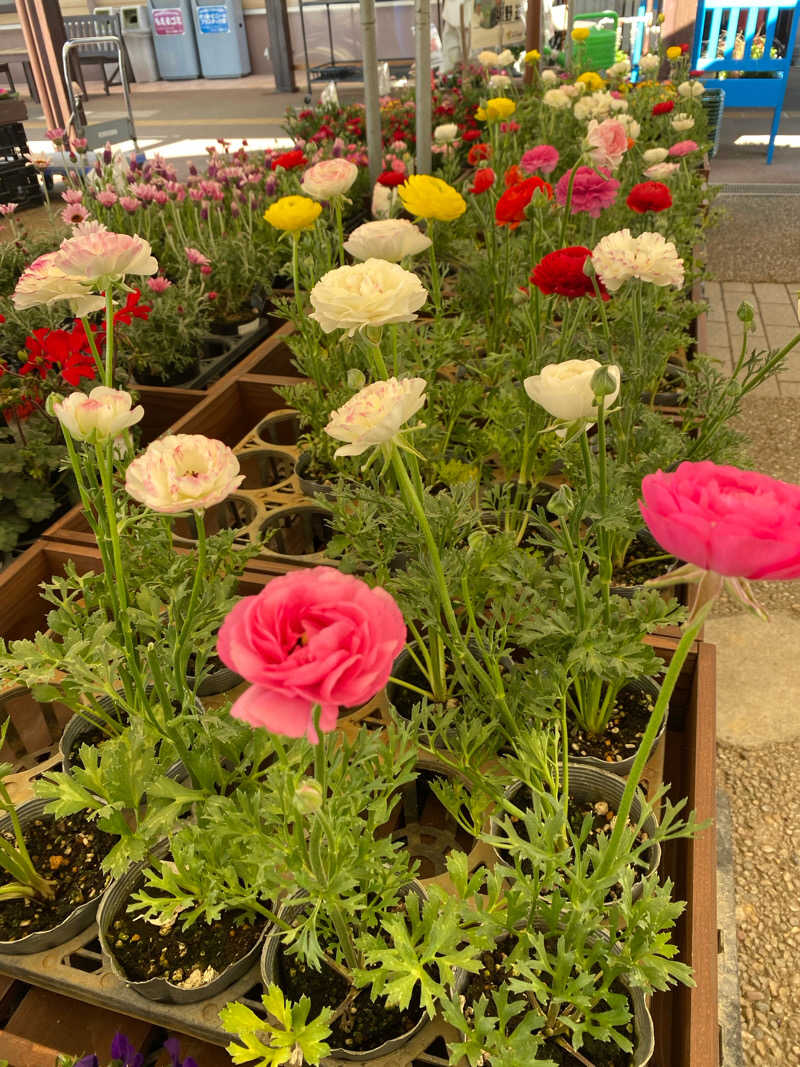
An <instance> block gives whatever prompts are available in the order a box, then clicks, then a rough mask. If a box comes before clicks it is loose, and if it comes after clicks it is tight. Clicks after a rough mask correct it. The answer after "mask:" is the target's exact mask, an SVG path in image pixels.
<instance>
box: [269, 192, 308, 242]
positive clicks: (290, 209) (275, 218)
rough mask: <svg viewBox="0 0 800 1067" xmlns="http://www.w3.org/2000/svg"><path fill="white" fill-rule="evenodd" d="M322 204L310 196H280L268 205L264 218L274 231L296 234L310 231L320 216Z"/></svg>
mask: <svg viewBox="0 0 800 1067" xmlns="http://www.w3.org/2000/svg"><path fill="white" fill-rule="evenodd" d="M321 211H322V204H320V203H319V202H318V201H317V200H312V199H311V197H310V196H282V197H281V198H280V200H276V201H275V203H274V204H270V206H269V207H268V208H267V210H266V211H265V212H264V218H265V219H266V220H267V222H268V223H269V224H270V225H271V226H274V227H275V229H276V230H285V231H286V232H287V233H297V232H298V230H310V229H311V227H312V226H313V225H314V223H315V222H316V221H317V219H318V218H319V216H320V213H321Z"/></svg>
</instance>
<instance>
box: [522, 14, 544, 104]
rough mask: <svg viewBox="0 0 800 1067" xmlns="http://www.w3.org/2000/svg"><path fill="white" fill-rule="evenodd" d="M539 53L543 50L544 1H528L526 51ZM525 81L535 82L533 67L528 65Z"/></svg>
mask: <svg viewBox="0 0 800 1067" xmlns="http://www.w3.org/2000/svg"><path fill="white" fill-rule="evenodd" d="M534 48H535V49H536V51H537V52H541V50H542V0H528V11H527V14H526V16H525V51H526V52H531V51H532V50H533V49H534ZM524 81H525V84H526V85H530V83H531V82H532V81H533V65H532V64H530V63H529V64H526V66H525V76H524Z"/></svg>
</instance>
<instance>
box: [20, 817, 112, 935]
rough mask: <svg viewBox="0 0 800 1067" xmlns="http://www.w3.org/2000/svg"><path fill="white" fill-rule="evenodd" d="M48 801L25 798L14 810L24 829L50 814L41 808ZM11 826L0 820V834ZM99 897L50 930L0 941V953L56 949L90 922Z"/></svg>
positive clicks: (88, 901)
mask: <svg viewBox="0 0 800 1067" xmlns="http://www.w3.org/2000/svg"><path fill="white" fill-rule="evenodd" d="M48 803H49V801H48V800H44V799H41V798H39V799H36V800H28V801H26V802H25V803H24V804H21V805H20V806H19V807H18V808H17V809H16V811H17V818H18V819H19V821H20V825H21V827H22V829H23V830H24V829H25V827H26V826H28V825H29V824H30V823H32V822H33V821H34V820H35V819H41V818H42V817H44V818H52V816H47V815H45V811H44V809H45V807H46V806H47V804H48ZM11 829H12V825H11V819H10V818H9V817H8V816H6V817H5V818H4V819H3V820H2V821H0V833H6V832H7V831H9V830H11ZM100 900H101V894H100V893H98V894H97V896H96V897H93V898H92V899H91V900H87V901H86V903H85V904H79V905H78V907H77V908H75V910H74V911H72V912H70V914H69V915H68V916H67V917H66V918H65V919H63V920H62V921H61V922H60V923H59V924H58V926H54V927H52V928H51V929H50V930H41V931H37V932H35V933H32V934H26V935H25V937H20V938H17V939H16V940H15V941H0V953H8V954H9V955H10V956H21V955H27V954H28V953H31V952H45V951H46V950H47V949H50V948H55V947H56V946H57V945H63V944H64V943H65V942H66V941H69V940H70V939H71V938H73V937H76V936H77V935H78V934H80V933H81V932H82V931H83V930H85V929H86V927H87V926H90V925H91V923H92V922H93V921H94V917H95V915H96V914H97V909H98V907H99V905H100Z"/></svg>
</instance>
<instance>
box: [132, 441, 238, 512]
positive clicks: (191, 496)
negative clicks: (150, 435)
mask: <svg viewBox="0 0 800 1067" xmlns="http://www.w3.org/2000/svg"><path fill="white" fill-rule="evenodd" d="M242 481H244V475H243V474H240V473H239V460H238V459H237V458H236V456H235V455H234V454H233V452H232V451H231V450H230V448H228V446H227V445H226V444H224V443H223V442H222V441H215V440H213V439H212V438H210V437H203V436H202V434H185V433H179V434H173V435H172V436H170V437H160V438H158V440H156V441H153V443H152V444H150V445H148V447H147V449H146V450H145V451H144V452H143V453H142V454H141V456H138V457H137V458H136V459H135V460H133V462H132V463H131V464H130V465H129V466H128V469H127V471H126V473H125V488H126V489H127V491H128V493H129V494H130V495H131V496H132V497H133V499H134V500H138V501H139V503H140V504H144V505H146V506H147V507H148V508H151V509H152V510H153V511H158V512H160V513H161V514H162V515H176V514H178V512H181V511H205V510H206V508H210V507H213V506H214V505H215V504H220V503H221V502H222V501H223V500H225V499H226V497H228V496H230V494H231V493H232V492H233V491H234V490H235V489H238V487H239V485H240V484H241V483H242Z"/></svg>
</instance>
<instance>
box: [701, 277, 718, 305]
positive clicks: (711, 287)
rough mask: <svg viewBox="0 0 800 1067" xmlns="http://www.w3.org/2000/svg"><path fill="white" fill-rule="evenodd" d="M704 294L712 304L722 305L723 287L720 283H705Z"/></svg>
mask: <svg viewBox="0 0 800 1067" xmlns="http://www.w3.org/2000/svg"><path fill="white" fill-rule="evenodd" d="M703 293H704V295H705V298H706V300H708V302H709V303H710V304H712V305H714V304H721V303H722V286H721V285H720V283H719V282H703Z"/></svg>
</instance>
